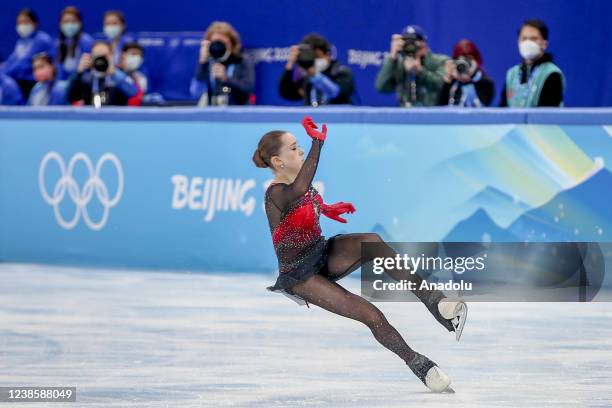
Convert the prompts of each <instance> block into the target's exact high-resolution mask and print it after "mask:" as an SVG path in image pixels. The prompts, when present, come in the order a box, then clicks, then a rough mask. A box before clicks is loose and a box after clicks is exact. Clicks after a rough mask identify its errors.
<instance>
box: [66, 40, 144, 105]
mask: <svg viewBox="0 0 612 408" xmlns="http://www.w3.org/2000/svg"><path fill="white" fill-rule="evenodd" d="M67 93H68V100H69V101H70V102H71V103H73V104H81V105H82V104H84V105H94V106H95V107H97V108H99V107H101V106H103V105H127V103H128V99H129V98H131V97H133V96H135V95H136V94H137V93H138V88H137V87H136V85H135V84H134V80H133V79H132V78H130V77H129V76H128V75H126V74H125V73H124V72H123V71H121V70H120V69H118V68H116V67H115V64H114V63H113V53H112V51H111V47H110V45H109V44H107V43H106V42H103V41H96V42H95V43H94V44H93V46H92V48H91V54H87V53H85V54H83V55H82V56H81V60H80V61H79V66H78V68H77V72H75V73H74V74H73V75H72V77H71V78H70V81H69V84H68V91H67Z"/></svg>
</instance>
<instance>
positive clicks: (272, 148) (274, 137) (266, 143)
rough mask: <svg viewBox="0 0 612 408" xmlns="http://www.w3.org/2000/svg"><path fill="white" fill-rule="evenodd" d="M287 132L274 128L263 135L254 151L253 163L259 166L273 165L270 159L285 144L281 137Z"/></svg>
mask: <svg viewBox="0 0 612 408" xmlns="http://www.w3.org/2000/svg"><path fill="white" fill-rule="evenodd" d="M285 133H287V132H286V131H285V130H272V131H270V132H268V133H266V134H265V135H263V136H262V137H261V139H260V140H259V143H258V144H257V149H256V150H255V153H253V163H255V165H256V166H257V167H260V168H266V167H272V162H271V161H270V159H271V158H272V156H276V155H277V154H278V152H279V151H280V148H281V147H282V145H283V142H282V140H281V138H282V136H283V135H284V134H285Z"/></svg>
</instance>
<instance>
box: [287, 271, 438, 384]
mask: <svg viewBox="0 0 612 408" xmlns="http://www.w3.org/2000/svg"><path fill="white" fill-rule="evenodd" d="M292 291H293V293H295V294H296V295H298V296H300V297H302V298H303V299H305V300H307V301H308V302H309V303H312V304H315V305H317V306H319V307H321V308H323V309H325V310H328V311H330V312H332V313H335V314H338V315H340V316H344V317H348V318H349V319H353V320H357V321H359V322H361V323H364V324H365V325H366V326H368V328H369V329H370V330H371V331H372V334H373V335H374V337H375V338H376V340H378V342H379V343H380V344H382V345H383V346H385V347H386V348H387V349H389V350H391V351H392V352H394V353H395V354H397V355H398V356H399V357H400V358H401V359H402V360H404V362H405V363H406V364H407V365H408V367H410V369H411V370H412V372H413V373H414V374H415V375H416V376H417V377H418V378H419V379H420V380H421V381H422V382H423V383H424V384H425V385H426V386H427V387H429V388H430V389H431V390H432V391H435V392H442V391H444V390H446V389H447V388H448V387H449V385H450V380H449V378H448V376H447V375H446V374H444V372H442V370H441V369H440V368H439V367H438V366H437V365H436V364H435V363H434V362H433V361H431V360H429V359H428V358H427V357H425V356H423V355H422V354H419V353H417V352H415V351H414V350H412V349H411V348H410V347H409V346H408V344H406V342H405V341H404V339H403V338H402V336H401V335H400V334H399V333H398V331H397V330H396V329H395V328H394V327H393V326H391V324H390V323H389V322H388V321H387V319H386V317H385V315H384V314H383V313H382V311H381V310H380V309H378V308H377V307H376V306H374V305H373V304H372V303H370V302H368V301H367V300H366V299H364V298H362V297H361V296H358V295H355V294H354V293H351V292H349V291H348V290H346V289H344V288H343V287H342V286H340V285H339V284H337V283H336V282H332V281H330V280H329V279H327V278H325V277H323V276H321V275H313V276H312V277H310V278H309V279H308V280H306V281H305V282H301V283H299V284H297V285H295V286H293V288H292Z"/></svg>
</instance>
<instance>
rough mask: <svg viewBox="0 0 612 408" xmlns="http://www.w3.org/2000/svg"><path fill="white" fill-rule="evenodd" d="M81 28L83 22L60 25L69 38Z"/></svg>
mask: <svg viewBox="0 0 612 408" xmlns="http://www.w3.org/2000/svg"><path fill="white" fill-rule="evenodd" d="M80 29H81V23H64V24H62V25H61V26H60V30H62V34H64V35H65V36H66V37H68V38H72V37H74V36H75V35H76V33H78V32H79V30H80Z"/></svg>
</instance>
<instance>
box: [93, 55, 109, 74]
mask: <svg viewBox="0 0 612 408" xmlns="http://www.w3.org/2000/svg"><path fill="white" fill-rule="evenodd" d="M92 67H93V69H94V71H96V72H98V73H100V74H103V73H105V72H106V71H107V70H108V60H107V59H106V57H105V56H103V55H100V56H98V57H96V58H94V60H93V62H92Z"/></svg>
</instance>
